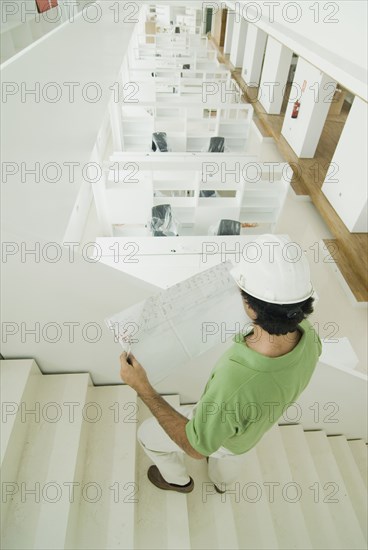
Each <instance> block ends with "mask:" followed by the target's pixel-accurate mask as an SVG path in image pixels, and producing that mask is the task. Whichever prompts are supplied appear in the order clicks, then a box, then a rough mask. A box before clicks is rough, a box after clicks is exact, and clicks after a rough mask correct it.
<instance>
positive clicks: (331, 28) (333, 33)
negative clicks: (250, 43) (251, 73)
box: [226, 0, 368, 101]
mask: <svg viewBox="0 0 368 550" xmlns="http://www.w3.org/2000/svg"><path fill="white" fill-rule="evenodd" d="M226 3H227V4H228V5H229V6H232V7H233V8H235V9H237V12H238V13H239V12H240V13H243V14H244V13H247V16H248V18H249V20H250V21H251V22H253V23H255V24H256V25H257V26H258V27H259V28H260V29H262V30H264V31H265V32H266V33H267V34H268V35H270V36H272V37H273V38H275V39H276V40H278V41H279V42H281V43H282V44H284V45H285V46H287V47H288V48H289V49H290V50H292V51H294V52H295V53H297V54H298V55H299V56H300V57H303V58H304V59H307V60H308V61H309V62H310V63H312V64H313V65H314V66H316V67H318V68H319V69H321V70H322V71H323V72H325V73H326V74H329V75H330V76H331V77H332V78H333V79H334V80H336V81H337V82H339V83H340V84H341V85H342V86H344V88H347V89H348V90H350V91H351V92H353V93H354V94H355V95H358V96H360V97H361V98H363V99H365V101H367V100H368V89H367V74H368V73H367V64H368V60H367V52H368V44H367V32H366V21H367V18H368V13H367V11H368V4H367V2H362V1H361V0H335V1H334V2H333V3H331V4H329V3H328V2H315V1H314V0H303V2H289V1H288V0H281V1H279V2H267V1H263V0H260V1H258V2H249V1H248V0H239V1H227V2H226ZM273 5H274V9H273V16H272V11H271V10H272V6H273ZM244 10H246V11H244ZM270 13H271V16H270Z"/></svg>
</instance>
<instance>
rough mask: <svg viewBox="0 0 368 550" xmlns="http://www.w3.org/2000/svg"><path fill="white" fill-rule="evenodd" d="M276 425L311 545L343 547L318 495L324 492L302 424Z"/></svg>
mask: <svg viewBox="0 0 368 550" xmlns="http://www.w3.org/2000/svg"><path fill="white" fill-rule="evenodd" d="M279 428H280V433H281V436H282V439H283V443H284V446H285V450H286V454H287V457H288V462H289V466H290V470H291V473H292V476H293V480H294V482H295V483H296V488H299V490H300V500H299V502H300V505H301V507H302V510H303V515H304V519H305V523H306V525H307V528H308V532H309V536H310V539H311V542H312V545H313V548H316V549H318V550H320V549H322V548H323V549H324V550H325V549H330V550H336V549H338V548H344V546H343V545H342V543H341V541H340V538H339V536H338V534H337V532H336V526H335V524H334V522H333V520H332V516H331V512H330V510H329V505H328V504H327V503H325V502H324V501H323V499H322V498H321V495H322V494H323V496H325V495H324V493H322V488H321V482H320V479H319V476H318V473H317V470H316V467H315V464H314V461H313V458H312V455H311V452H310V449H309V446H308V442H307V439H306V437H305V433H304V432H303V428H302V426H300V425H296V424H290V425H284V426H280V427H279ZM311 487H312V489H311ZM313 487H317V488H319V489H320V498H314V496H315V493H316V491H314V490H313ZM289 498H290V497H289Z"/></svg>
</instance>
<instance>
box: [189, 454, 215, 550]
mask: <svg viewBox="0 0 368 550" xmlns="http://www.w3.org/2000/svg"><path fill="white" fill-rule="evenodd" d="M186 464H187V468H188V472H189V474H190V475H191V476H192V478H193V479H194V490H193V491H192V492H191V493H189V494H188V495H187V499H188V514H189V526H190V545H189V546H188V548H195V549H196V550H204V549H206V550H207V549H209V548H211V549H213V550H218V549H219V548H220V547H219V544H218V543H219V541H218V535H217V529H216V524H217V522H220V519H221V515H219V516H216V509H215V507H214V506H212V505H211V504H212V500H213V498H216V497H215V495H209V494H208V493H209V492H210V488H209V487H210V486H209V485H207V484H209V482H210V480H209V477H208V475H207V463H206V461H205V460H196V459H194V458H190V457H186ZM211 485H212V484H211ZM217 497H218V498H220V495H217Z"/></svg>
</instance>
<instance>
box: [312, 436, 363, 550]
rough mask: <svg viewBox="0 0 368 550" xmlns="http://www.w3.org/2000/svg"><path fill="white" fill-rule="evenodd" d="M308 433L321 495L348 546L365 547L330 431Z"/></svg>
mask: <svg viewBox="0 0 368 550" xmlns="http://www.w3.org/2000/svg"><path fill="white" fill-rule="evenodd" d="M305 436H306V439H307V442H308V445H309V448H310V450H311V453H312V456H313V460H314V463H315V466H316V470H317V473H318V476H319V481H320V492H321V497H322V494H323V495H324V497H323V498H324V499H326V500H327V502H328V503H331V504H330V505H329V509H330V513H331V516H332V519H333V522H334V524H335V529H336V532H337V533H338V535H339V538H340V540H341V542H342V543H343V545H344V548H352V547H353V548H365V547H366V543H365V537H364V535H363V533H362V531H361V529H360V525H359V522H358V519H357V517H356V515H355V512H354V509H353V506H352V504H351V501H350V498H349V494H348V491H347V489H346V486H345V483H344V479H343V477H342V476H341V472H340V470H339V467H338V465H337V464H336V460H335V456H334V453H333V452H332V450H331V446H330V444H329V441H328V438H327V436H326V433H325V432H323V431H311V432H305ZM325 489H327V490H325Z"/></svg>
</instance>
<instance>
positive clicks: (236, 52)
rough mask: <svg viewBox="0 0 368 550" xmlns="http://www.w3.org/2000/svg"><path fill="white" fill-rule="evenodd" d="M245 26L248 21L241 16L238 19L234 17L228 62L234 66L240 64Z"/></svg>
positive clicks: (245, 31)
mask: <svg viewBox="0 0 368 550" xmlns="http://www.w3.org/2000/svg"><path fill="white" fill-rule="evenodd" d="M247 27H248V23H247V22H246V21H245V19H244V18H241V19H240V21H238V20H237V19H235V23H234V29H233V39H232V42H231V51H230V63H231V64H232V65H233V66H234V67H241V66H242V62H243V55H244V46H245V40H246V37H247Z"/></svg>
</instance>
